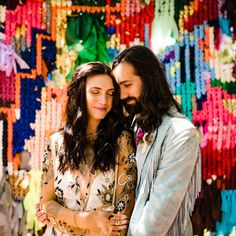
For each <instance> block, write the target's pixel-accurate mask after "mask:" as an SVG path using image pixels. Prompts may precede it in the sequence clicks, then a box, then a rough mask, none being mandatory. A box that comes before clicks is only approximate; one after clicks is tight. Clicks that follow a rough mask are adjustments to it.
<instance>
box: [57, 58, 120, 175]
mask: <svg viewBox="0 0 236 236" xmlns="http://www.w3.org/2000/svg"><path fill="white" fill-rule="evenodd" d="M100 74H101V75H103V74H104V75H108V76H109V77H110V78H111V80H112V82H113V85H114V89H115V92H114V95H113V102H112V108H111V110H110V112H109V113H108V114H107V115H106V117H105V118H104V119H103V120H101V122H100V124H99V125H98V127H97V138H96V140H95V143H94V145H93V148H94V154H95V157H94V164H93V169H94V170H96V169H99V170H101V171H107V170H109V169H110V168H114V166H115V155H116V152H117V138H118V137H119V136H120V134H121V132H122V131H123V130H124V122H123V120H124V116H123V111H122V104H121V102H120V98H119V96H120V94H119V86H118V84H117V83H116V81H115V78H114V76H113V74H112V71H111V69H110V68H109V67H108V66H107V65H105V64H103V63H101V62H89V63H86V64H83V65H81V66H79V67H78V68H77V69H76V71H75V72H74V74H73V77H72V81H71V83H70V85H69V88H68V101H67V105H66V123H65V125H64V127H63V129H62V135H63V144H64V145H63V148H62V149H61V150H60V153H59V160H60V164H59V171H61V172H62V173H64V172H65V171H66V170H77V169H78V168H79V166H80V164H81V163H82V162H84V161H85V162H86V157H85V154H84V153H85V148H86V146H87V144H88V142H89V140H88V138H87V136H86V131H87V126H88V114H87V106H86V105H87V104H86V79H87V77H88V76H92V75H100Z"/></svg>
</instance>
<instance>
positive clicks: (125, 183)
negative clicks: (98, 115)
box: [115, 131, 137, 235]
mask: <svg viewBox="0 0 236 236" xmlns="http://www.w3.org/2000/svg"><path fill="white" fill-rule="evenodd" d="M118 149H119V150H118V172H117V186H116V198H115V213H121V214H124V215H127V216H128V218H129V219H130V217H131V214H132V211H133V207H134V201H135V187H136V183H137V167H136V160H135V149H134V146H133V142H132V137H131V135H130V134H129V133H128V132H126V131H124V132H123V133H122V134H121V136H120V138H119V140H118ZM121 235H126V231H123V232H122V234H121Z"/></svg>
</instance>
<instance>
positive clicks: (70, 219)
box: [40, 141, 78, 232]
mask: <svg viewBox="0 0 236 236" xmlns="http://www.w3.org/2000/svg"><path fill="white" fill-rule="evenodd" d="M54 150H55V144H54V143H53V142H52V141H50V144H49V145H48V146H47V148H46V149H45V151H44V158H43V164H42V179H41V194H40V204H41V207H42V209H43V210H44V211H45V213H46V214H47V216H48V218H49V220H50V222H51V223H52V224H53V226H54V227H55V228H56V229H58V230H60V231H62V232H64V231H67V232H68V231H69V232H75V231H76V228H75V227H76V220H75V214H76V211H73V210H70V209H68V208H66V207H64V206H62V205H61V204H59V203H58V202H57V201H56V194H55V190H54V170H53V160H54V159H55V152H54ZM77 230H78V228H77Z"/></svg>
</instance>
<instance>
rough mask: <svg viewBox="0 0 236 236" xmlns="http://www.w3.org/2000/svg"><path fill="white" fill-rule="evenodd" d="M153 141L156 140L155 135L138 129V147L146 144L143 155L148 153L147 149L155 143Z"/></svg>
mask: <svg viewBox="0 0 236 236" xmlns="http://www.w3.org/2000/svg"><path fill="white" fill-rule="evenodd" d="M153 140H154V134H153V133H144V131H143V130H142V129H141V128H139V129H138V134H137V137H136V145H138V144H139V143H140V144H144V145H143V150H142V153H145V152H146V150H147V147H148V146H149V145H150V144H151V143H152V142H153Z"/></svg>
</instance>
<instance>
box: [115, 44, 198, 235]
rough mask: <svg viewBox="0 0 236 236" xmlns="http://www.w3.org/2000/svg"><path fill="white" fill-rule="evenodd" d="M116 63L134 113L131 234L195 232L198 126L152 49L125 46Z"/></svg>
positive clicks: (125, 98) (127, 103) (123, 93)
mask: <svg viewBox="0 0 236 236" xmlns="http://www.w3.org/2000/svg"><path fill="white" fill-rule="evenodd" d="M112 67H113V73H114V75H115V77H116V80H117V82H118V83H119V85H120V91H121V99H122V101H123V104H124V107H125V109H126V111H127V112H128V113H129V114H130V115H131V116H132V115H135V118H134V122H133V127H134V131H135V134H136V144H137V152H136V160H137V167H138V182H137V188H136V202H135V207H134V210H133V213H132V217H131V219H130V224H129V231H128V235H130V236H131V235H132V236H164V235H170V236H180V235H181V236H182V235H184V236H190V235H193V234H192V227H191V221H190V214H191V212H192V210H193V207H194V202H195V199H196V197H197V195H198V193H199V191H200V185H201V160H200V151H199V144H198V139H197V134H196V130H195V127H194V126H193V125H192V123H191V122H190V121H189V120H187V118H186V117H185V116H184V115H183V114H181V113H180V108H179V106H178V104H177V102H176V100H175V99H174V97H173V95H172V93H171V91H170V88H169V85H168V82H167V79H166V76H165V73H164V70H163V68H162V66H161V63H160V62H159V60H158V59H157V57H156V56H155V55H154V54H153V52H152V51H151V50H150V49H148V48H146V47H144V46H133V47H130V48H128V49H125V50H124V51H123V52H121V53H120V54H119V55H118V56H117V57H116V58H115V60H114V63H113V66H112Z"/></svg>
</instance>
